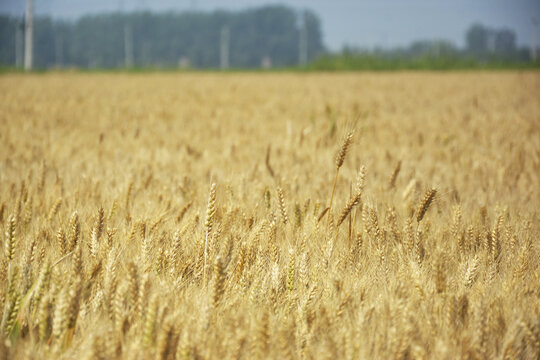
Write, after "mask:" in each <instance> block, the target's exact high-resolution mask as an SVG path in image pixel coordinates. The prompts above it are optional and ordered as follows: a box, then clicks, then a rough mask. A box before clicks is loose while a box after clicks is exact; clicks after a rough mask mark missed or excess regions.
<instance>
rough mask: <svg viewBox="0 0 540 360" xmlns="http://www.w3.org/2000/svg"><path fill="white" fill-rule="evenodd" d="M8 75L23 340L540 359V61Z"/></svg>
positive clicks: (128, 350)
mask: <svg viewBox="0 0 540 360" xmlns="http://www.w3.org/2000/svg"><path fill="white" fill-rule="evenodd" d="M0 92H1V94H2V96H0V110H1V111H0V223H1V225H0V226H1V228H2V229H1V230H2V237H1V239H2V240H1V244H0V245H1V247H2V248H1V252H0V253H1V254H0V266H1V268H2V271H1V273H0V305H1V309H2V320H1V334H2V335H1V340H2V341H1V342H0V355H1V356H0V358H1V359H115V358H123V359H237V358H240V359H538V358H539V357H540V256H539V254H540V241H539V237H540V221H539V220H540V218H539V216H540V214H539V212H538V211H539V205H540V96H539V95H540V73H536V72H499V73H497V72H461V73H459V72H457V73H429V72H419V73H380V74H369V73H365V74H347V73H341V74H316V73H309V74H293V73H272V74H256V73H255V74H247V73H244V74H242V73H236V74H235V73H232V74H216V73H184V74H182V73H180V74H178V73H176V74H175V73H169V74H167V73H161V74H138V75H134V74H77V73H72V74H70V73H56V74H55V73H50V74H36V75H23V74H6V75H2V76H1V77H0Z"/></svg>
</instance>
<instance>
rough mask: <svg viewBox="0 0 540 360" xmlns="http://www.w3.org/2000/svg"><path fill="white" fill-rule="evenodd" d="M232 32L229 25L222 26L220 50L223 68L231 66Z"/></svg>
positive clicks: (220, 62) (220, 61)
mask: <svg viewBox="0 0 540 360" xmlns="http://www.w3.org/2000/svg"><path fill="white" fill-rule="evenodd" d="M230 35H231V34H230V32H229V27H228V26H227V25H225V26H223V27H222V28H221V41H220V51H219V64H220V67H221V69H222V70H225V69H228V68H229V41H230Z"/></svg>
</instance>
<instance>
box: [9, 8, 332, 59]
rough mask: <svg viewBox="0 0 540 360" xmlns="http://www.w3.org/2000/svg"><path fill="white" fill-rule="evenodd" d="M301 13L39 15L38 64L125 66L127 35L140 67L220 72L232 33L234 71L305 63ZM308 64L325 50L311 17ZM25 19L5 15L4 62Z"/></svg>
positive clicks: (280, 10)
mask: <svg viewBox="0 0 540 360" xmlns="http://www.w3.org/2000/svg"><path fill="white" fill-rule="evenodd" d="M298 23H299V22H298V14H297V12H295V10H293V9H291V8H288V7H285V6H267V7H261V8H255V9H249V10H245V11H241V12H228V11H215V12H211V13H202V12H185V13H161V14H157V13H150V12H135V13H130V14H120V13H114V14H101V15H91V16H84V17H82V18H80V19H79V20H77V21H75V22H66V21H60V20H52V19H50V18H46V17H37V18H36V20H35V39H34V44H35V65H36V67H38V68H49V67H55V66H69V67H73V66H75V67H83V68H86V67H88V68H116V67H122V66H124V62H125V38H126V32H127V34H128V38H131V39H132V42H133V51H132V52H133V65H134V66H136V67H176V66H178V65H179V63H180V62H183V64H184V65H187V64H189V66H192V67H196V68H199V67H200V68H216V67H219V55H220V53H219V50H220V49H219V46H220V33H221V29H222V28H223V27H225V26H226V27H228V29H229V32H230V51H229V53H230V65H231V67H237V68H238V67H242V68H245V67H247V68H250V67H260V66H261V63H262V62H263V61H264V60H265V59H266V60H268V59H269V60H270V62H271V65H272V66H292V65H295V64H297V63H298V56H299V55H298V42H299V32H300V31H299V24H298ZM305 23H306V27H307V33H308V37H307V42H308V46H307V49H308V60H312V59H313V58H315V57H316V56H317V55H318V54H320V53H321V52H322V51H323V50H324V47H323V43H322V32H321V23H320V20H319V18H318V17H317V15H315V14H314V13H313V12H311V11H306V12H305ZM17 26H23V24H22V21H21V20H19V19H15V18H12V17H7V16H0V64H2V65H4V66H8V65H9V66H13V65H15V37H16V28H17Z"/></svg>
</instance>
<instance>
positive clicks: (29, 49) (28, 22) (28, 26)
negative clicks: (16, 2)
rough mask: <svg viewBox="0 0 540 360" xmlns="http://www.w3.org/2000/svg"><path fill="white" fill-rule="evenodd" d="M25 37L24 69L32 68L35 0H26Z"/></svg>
mask: <svg viewBox="0 0 540 360" xmlns="http://www.w3.org/2000/svg"><path fill="white" fill-rule="evenodd" d="M24 20H25V21H24V23H25V34H24V36H25V39H24V70H26V71H29V70H32V62H33V52H34V46H33V40H34V0H26V16H25V19H24Z"/></svg>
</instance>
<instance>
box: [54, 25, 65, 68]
mask: <svg viewBox="0 0 540 360" xmlns="http://www.w3.org/2000/svg"><path fill="white" fill-rule="evenodd" d="M54 46H55V48H56V67H57V68H61V67H62V66H63V65H64V64H63V63H64V43H63V41H62V36H61V35H59V34H58V33H57V34H56V36H55V39H54Z"/></svg>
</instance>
